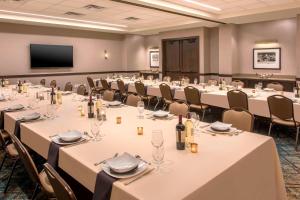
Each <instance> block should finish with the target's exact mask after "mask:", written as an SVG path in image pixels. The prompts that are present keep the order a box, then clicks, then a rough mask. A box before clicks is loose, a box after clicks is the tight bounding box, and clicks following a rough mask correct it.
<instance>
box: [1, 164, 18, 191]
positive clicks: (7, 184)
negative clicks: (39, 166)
mask: <svg viewBox="0 0 300 200" xmlns="http://www.w3.org/2000/svg"><path fill="white" fill-rule="evenodd" d="M18 161H19V159H17V160H15V162H14V164H13V167H12V170H11V172H10V175H9V177H8V180H7V183H6V186H5V189H4V191H3V193H6V192H7V189H8V186H9V183H10V180H11V177H12V175H13V173H14V171H15V168H16V165H17V163H18Z"/></svg>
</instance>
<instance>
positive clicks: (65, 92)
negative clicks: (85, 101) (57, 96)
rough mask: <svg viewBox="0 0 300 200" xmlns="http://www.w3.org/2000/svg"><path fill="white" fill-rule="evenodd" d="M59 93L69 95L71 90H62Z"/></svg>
mask: <svg viewBox="0 0 300 200" xmlns="http://www.w3.org/2000/svg"><path fill="white" fill-rule="evenodd" d="M61 94H62V95H69V94H72V92H71V91H63V92H62V93H61Z"/></svg>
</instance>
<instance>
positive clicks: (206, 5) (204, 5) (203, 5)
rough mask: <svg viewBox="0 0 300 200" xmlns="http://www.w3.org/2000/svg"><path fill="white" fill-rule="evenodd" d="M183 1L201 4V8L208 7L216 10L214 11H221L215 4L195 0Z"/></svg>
mask: <svg viewBox="0 0 300 200" xmlns="http://www.w3.org/2000/svg"><path fill="white" fill-rule="evenodd" d="M184 1H186V2H189V3H193V4H195V5H198V6H201V7H203V8H209V9H212V10H216V11H221V10H222V9H221V8H217V7H215V6H211V5H208V4H205V3H201V2H198V1H195V0H184Z"/></svg>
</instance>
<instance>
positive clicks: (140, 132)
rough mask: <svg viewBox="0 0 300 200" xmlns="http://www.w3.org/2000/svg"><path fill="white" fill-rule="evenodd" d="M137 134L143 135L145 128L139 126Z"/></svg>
mask: <svg viewBox="0 0 300 200" xmlns="http://www.w3.org/2000/svg"><path fill="white" fill-rule="evenodd" d="M137 134H138V135H143V134H144V128H143V127H137Z"/></svg>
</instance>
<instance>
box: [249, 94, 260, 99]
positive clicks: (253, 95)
mask: <svg viewBox="0 0 300 200" xmlns="http://www.w3.org/2000/svg"><path fill="white" fill-rule="evenodd" d="M247 96H248V97H249V98H255V97H258V96H259V95H258V94H257V93H248V94H247Z"/></svg>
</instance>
